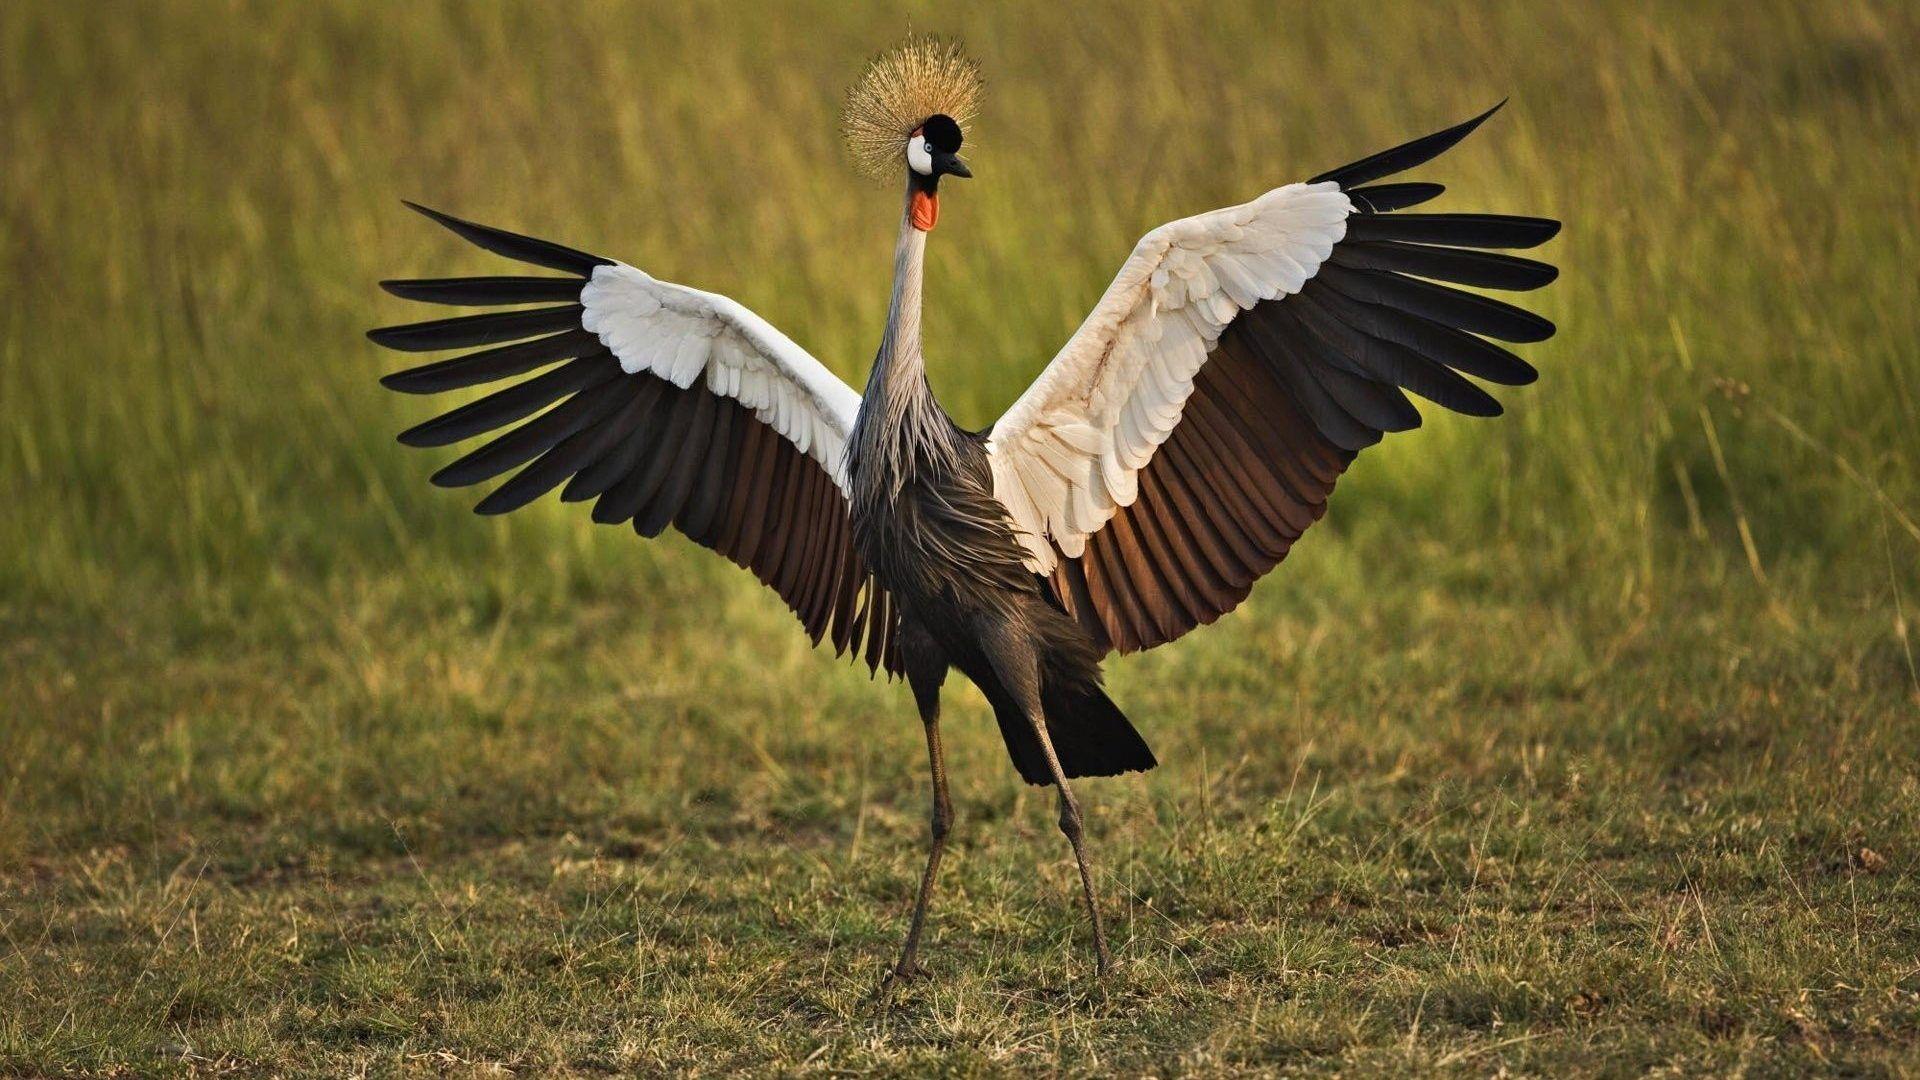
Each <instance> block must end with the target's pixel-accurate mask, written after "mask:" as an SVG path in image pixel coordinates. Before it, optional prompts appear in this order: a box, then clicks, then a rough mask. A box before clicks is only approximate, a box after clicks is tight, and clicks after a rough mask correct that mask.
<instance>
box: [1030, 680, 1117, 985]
mask: <svg viewBox="0 0 1920 1080" xmlns="http://www.w3.org/2000/svg"><path fill="white" fill-rule="evenodd" d="M1028 716H1029V717H1030V718H1031V719H1032V721H1033V733H1034V735H1035V736H1036V737H1037V738H1038V739H1039V740H1040V751H1041V753H1042V754H1044V755H1045V756H1046V759H1047V768H1048V769H1049V770H1051V771H1052V773H1053V783H1054V786H1055V787H1057V788H1059V789H1060V831H1061V832H1063V833H1065V834H1066V836H1067V842H1068V843H1069V844H1072V845H1073V861H1074V862H1076V863H1078V864H1079V865H1080V888H1081V890H1082V891H1083V892H1084V893H1085V894H1086V898H1087V918H1088V919H1090V920H1092V922H1093V955H1094V962H1095V969H1096V971H1097V972H1098V973H1099V974H1100V975H1105V974H1106V973H1107V969H1108V968H1109V967H1112V966H1113V960H1112V958H1111V957H1109V956H1108V955H1107V933H1106V930H1105V928H1103V927H1102V926H1101V924H1100V902H1099V901H1098V900H1097V899H1095V898H1094V891H1093V871H1092V869H1091V868H1090V867H1088V865H1087V849H1086V845H1085V844H1084V843H1083V842H1082V839H1081V818H1080V803H1079V801H1078V800H1076V799H1075V798H1074V797H1073V788H1071V787H1069V786H1068V785H1067V774H1066V773H1065V771H1063V770H1062V769H1061V768H1060V758H1059V756H1058V755H1056V754H1055V753H1054V752H1053V740H1052V739H1051V738H1048V737H1047V721H1046V717H1045V716H1043V715H1042V714H1041V712H1040V710H1039V709H1037V708H1036V709H1032V710H1030V711H1029V712H1028Z"/></svg>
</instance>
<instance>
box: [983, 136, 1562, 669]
mask: <svg viewBox="0 0 1920 1080" xmlns="http://www.w3.org/2000/svg"><path fill="white" fill-rule="evenodd" d="M1498 108H1499V106H1497V105H1496V106H1494V109H1490V110H1488V111H1487V112H1486V113H1483V114H1482V115H1480V116H1478V117H1476V118H1474V119H1472V120H1469V121H1467V122H1466V123H1463V124H1460V125H1457V126H1455V127H1452V128H1448V129H1447V130H1445V131H1441V132H1437V133H1435V134H1432V135H1429V136H1426V137H1425V138H1422V139H1417V140H1414V141H1413V142H1410V143H1406V144H1404V145H1402V146H1398V147H1395V148H1394V149H1391V150H1387V151H1384V152H1382V153H1379V154H1375V155H1373V156H1372V157H1369V158H1366V159H1364V160H1361V161H1357V162H1354V163H1353V164H1351V165H1347V166H1344V167H1342V168H1339V169H1335V170H1333V171H1332V172H1328V173H1324V174H1322V175H1320V176H1318V177H1315V178H1314V179H1313V180H1311V181H1308V182H1306V183H1303V184H1289V185H1287V186H1286V187H1281V188H1276V189H1274V190H1272V191H1269V192H1267V193H1266V194H1265V195H1262V196H1260V197H1259V198H1257V199H1255V200H1253V201H1252V202H1249V203H1246V204H1244V205H1241V206H1234V207H1228V208H1226V209H1224V210H1216V211H1213V212H1211V213H1206V214H1200V215H1198V216H1196V217H1190V218H1183V219H1181V220H1179V221H1175V222H1172V223H1170V224H1167V225H1163V226H1161V227H1159V228H1157V229H1155V230H1153V231H1152V232H1150V233H1148V234H1147V235H1146V236H1145V237H1144V238H1143V239H1142V240H1141V241H1140V243H1139V244H1138V245H1137V246H1136V247H1135V248H1134V251H1133V255H1132V257H1130V258H1129V259H1128V260H1127V262H1126V265H1124V266H1123V267H1121V269H1120V273H1119V275H1118V276H1117V277H1116V278H1115V279H1114V281H1113V284H1112V285H1111V286H1109V287H1108V289H1107V291H1106V294H1105V295H1104V296H1102V297H1101V298H1100V302H1099V304H1098V305H1097V306H1096V307H1095V308H1094V309H1093V313H1092V314H1090V315H1089V316H1087V320H1086V322H1085V323H1084V324H1082V325H1081V327H1080V329H1079V330H1078V331H1077V332H1076V333H1075V334H1074V335H1073V338H1072V339H1071V340H1070V341H1068V342H1067V344H1066V346H1065V347H1064V348H1062V349H1061V350H1060V354H1059V355H1058V356H1056V357H1055V358H1054V359H1053V362H1052V363H1051V364H1049V365H1048V367H1047V368H1046V370H1045V371H1043V372H1041V374H1040V377H1039V378H1038V379H1036V380H1035V381H1034V383H1033V385H1032V386H1031V387H1030V388H1028V390H1027V391H1026V393H1024V394H1022V395H1021V397H1020V399H1019V400H1018V401H1017V402H1015V403H1014V405H1013V407H1012V408H1010V409H1008V410H1007V412H1006V415H1004V416H1002V417H1001V418H1000V420H999V422H998V423H996V424H995V425H994V426H993V429H992V431H991V433H990V436H989V441H988V452H989V455H990V457H991V459H992V463H993V483H994V494H995V495H996V496H997V497H998V498H999V499H1000V501H1001V502H1002V503H1004V504H1005V506H1006V508H1007V511H1008V513H1009V515H1010V516H1011V518H1012V519H1013V523H1014V525H1015V527H1016V529H1017V530H1018V531H1019V532H1020V533H1021V534H1022V542H1023V544H1024V545H1025V548H1026V554H1027V563H1028V566H1029V567H1030V568H1032V569H1033V570H1034V571H1035V572H1037V573H1042V574H1046V575H1049V576H1050V577H1051V579H1052V581H1053V585H1054V588H1055V591H1056V593H1057V594H1058V596H1059V597H1060V601H1061V603H1062V604H1063V605H1065V606H1066V608H1067V609H1068V610H1069V611H1070V612H1072V613H1073V615H1074V616H1075V617H1076V618H1077V619H1078V620H1079V621H1080V622H1081V623H1082V625H1084V626H1086V628H1087V629H1088V630H1089V631H1090V632H1091V633H1092V634H1093V635H1094V636H1095V638H1096V639H1098V640H1099V641H1101V642H1102V643H1103V644H1104V645H1107V646H1109V647H1112V648H1115V649H1119V650H1120V651H1122V652H1130V651H1134V650H1137V649H1146V648H1151V647H1153V646H1155V645H1159V644H1162V643H1164V642H1167V641H1171V640H1173V639H1174V638H1177V637H1179V636H1180V635H1182V634H1184V633H1186V632H1187V631H1189V630H1191V629H1193V628H1194V627H1195V626H1198V625H1201V624H1205V623H1211V622H1213V621H1214V620H1215V619H1217V618H1219V617H1220V616H1221V615H1222V614H1224V613H1226V612H1228V611H1230V610H1232V609H1233V608H1234V607H1235V606H1237V605H1238V604H1239V603H1240V602H1241V601H1242V600H1244V599H1245V598H1246V596H1247V593H1248V592H1249V591H1250V590H1251V589H1252V587H1253V583H1254V581H1255V580H1256V579H1258V578H1259V577H1260V576H1261V575H1263V574H1265V573H1266V572H1267V571H1268V570H1271V569H1272V568H1273V567H1274V566H1275V565H1277V564H1278V563H1279V562H1280V560H1281V559H1283V558H1285V557H1286V554H1287V551H1288V549H1289V548H1290V547H1291V546H1292V544H1293V542H1294V540H1296V539H1298V538H1299V536H1300V534H1301V533H1302V532H1304V531H1305V530H1306V528H1307V527H1308V526H1309V525H1311V524H1313V522H1315V521H1317V520H1318V519H1319V518H1320V516H1321V514H1322V513H1324V512H1325V508H1326V500H1327V496H1328V494H1329V493H1330V492H1332V490H1333V486H1334V482H1335V480H1337V479H1338V478H1339V476H1340V473H1341V472H1342V471H1343V470H1344V469H1345V468H1346V466H1347V464H1348V463H1349V462H1350V461H1352V460H1353V457H1354V454H1355V453H1356V452H1358V451H1359V450H1361V449H1362V448H1364V447H1367V446H1371V445H1372V444H1373V443H1375V442H1378V441H1379V440H1380V437H1381V435H1382V433H1384V432H1388V431H1402V430H1406V429H1408V428H1413V427H1418V426H1419V425H1420V413H1419V412H1418V411H1417V410H1416V409H1415V408H1414V407H1413V405H1412V404H1411V403H1410V402H1409V401H1408V400H1407V396H1406V392H1408V391H1411V392H1412V393H1414V394H1416V395H1418V396H1420V397H1423V398H1426V399H1427V400H1428V401H1431V402H1433V403H1435V404H1437V405H1441V406H1444V407H1446V408H1448V409H1452V410H1455V411H1457V412H1463V413H1467V414H1470V415H1474V416H1495V415H1498V414H1499V412H1500V405H1499V403H1498V402H1497V401H1495V400H1494V399H1493V398H1492V397H1491V396H1490V395H1489V394H1488V393H1487V392H1486V391H1485V390H1483V389H1482V388H1481V387H1480V386H1479V385H1477V384H1476V383H1474V382H1472V381H1470V380H1468V379H1467V378H1465V377H1464V376H1463V374H1462V373H1465V375H1472V376H1474V377H1476V378H1479V379H1483V380H1486V381H1488V382H1492V383H1499V384H1503V385H1509V386H1517V385H1522V384H1525V383H1529V382H1532V381H1533V380H1534V378H1535V377H1536V373H1535V371H1534V369H1533V368H1532V367H1530V366H1529V365H1528V364H1526V363H1525V362H1524V361H1522V360H1520V359H1519V358H1518V357H1516V356H1514V355H1513V354H1512V353H1510V352H1508V351H1507V350H1505V349H1503V348H1500V347H1499V346H1497V345H1494V344H1492V343H1491V342H1489V341H1488V340H1486V339H1487V338H1494V339H1498V340H1501V341H1508V342H1531V341H1540V340H1543V339H1545V338H1547V337H1549V336H1551V335H1552V333H1553V329H1554V328H1553V324H1552V323H1550V322H1548V321H1547V320H1545V319H1542V318H1540V317H1539V316H1537V315H1534V314H1532V313H1530V312H1527V311H1523V310H1521V309H1520V308H1517V307H1514V306H1512V305H1510V304H1506V303H1503V302H1501V301H1498V300H1494V299H1491V298H1488V297H1485V296H1481V295H1479V294H1476V293H1468V292H1463V291H1461V290H1459V289H1455V288H1451V287H1449V286H1448V285H1446V284H1440V283H1441V282H1450V283H1453V284H1459V285H1469V286H1476V287H1481V288H1494V289H1533V288H1538V287H1540V286H1542V285H1545V284H1547V283H1548V282H1550V281H1552V280H1553V279H1554V277H1555V276H1556V275H1557V271H1556V270H1555V269H1554V268H1553V267H1551V266H1548V265H1546V264H1544V263H1540V262H1534V261H1532V260H1528V259H1522V258H1518V257H1515V256H1510V255H1501V254H1496V253H1493V252H1491V251H1486V250H1481V249H1488V248H1526V247H1532V246H1534V245H1536V244H1540V243H1543V242H1545V241H1546V240H1548V239H1550V238H1551V237H1552V236H1553V235H1554V234H1555V233H1556V232H1558V231H1559V228H1560V226H1559V223H1558V222H1555V221H1549V220H1545V219H1541V218H1527V217H1508V216H1500V215H1488V214H1397V213H1393V212H1392V211H1396V210H1400V209H1403V208H1405V207H1409V206H1414V205H1417V204H1419V203H1423V202H1426V201H1427V200H1429V199H1431V198H1433V197H1434V196H1436V195H1439V194H1440V193H1441V191H1442V190H1443V189H1442V188H1441V186H1440V185H1438V184H1430V183H1392V184H1378V185H1376V184H1374V181H1377V180H1380V179H1382V178H1383V177H1386V176H1389V175H1392V174H1394V173H1398V172H1401V171H1403V170H1405V169H1409V168H1412V167H1414V166H1417V165H1420V164H1423V163H1425V162H1426V161H1429V160H1431V159H1432V158H1434V157H1436V156H1437V155H1439V154H1440V153H1442V152H1443V151H1445V150H1447V149H1448V148H1449V147H1451V146H1453V145H1454V144H1455V143H1457V142H1459V141H1460V140H1461V139H1462V138H1464V137H1466V135H1467V134H1468V133H1469V132H1471V131H1472V130H1473V129H1474V128H1476V127H1478V126H1479V125H1480V123H1481V122H1482V121H1484V120H1485V119H1486V118H1487V117H1488V116H1490V115H1492V113H1493V111H1494V110H1495V109H1498ZM1369 185H1371V186H1369Z"/></svg>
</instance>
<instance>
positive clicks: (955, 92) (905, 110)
mask: <svg viewBox="0 0 1920 1080" xmlns="http://www.w3.org/2000/svg"><path fill="white" fill-rule="evenodd" d="M979 99H980V73H979V69H978V68H977V67H975V65H974V63H973V61H971V60H969V59H967V58H966V56H965V54H963V53H962V52H961V51H960V47H959V46H958V45H955V44H952V43H947V42H940V41H935V40H933V39H931V38H917V37H916V38H908V39H907V41H906V43H905V44H903V45H901V46H900V47H898V48H896V49H894V50H892V51H891V52H888V53H885V54H883V55H881V56H880V57H879V58H877V59H875V60H874V61H873V62H872V63H871V64H869V65H867V71H866V74H864V75H862V76H861V78H860V81H859V82H857V83H855V84H854V86H853V89H851V90H849V91H847V106H846V111H845V115H844V118H843V122H844V130H845V133H846V139H847V148H848V150H849V151H850V152H851V153H852V154H853V159H854V163H855V164H856V165H858V166H859V168H860V171H861V172H863V173H866V174H867V175H868V176H869V177H872V178H874V179H876V180H880V181H883V182H884V181H886V180H888V179H894V181H895V182H896V183H897V182H898V179H897V178H898V177H899V176H900V174H901V172H902V171H903V168H904V171H905V173H906V182H907V213H908V215H909V219H910V220H911V221H912V223H913V227H914V228H916V229H919V230H921V231H922V232H926V231H929V230H931V229H932V228H933V226H934V223H935V222H937V221H938V220H939V218H940V178H941V177H942V176H959V177H970V176H972V175H973V171H972V170H971V169H969V168H968V167H967V163H966V162H964V161H962V160H960V143H961V141H962V140H963V139H964V137H965V136H964V135H963V134H962V132H961V128H960V125H961V124H962V123H966V122H970V121H971V120H972V118H973V114H974V110H975V108H976V107H977V106H978V104H979Z"/></svg>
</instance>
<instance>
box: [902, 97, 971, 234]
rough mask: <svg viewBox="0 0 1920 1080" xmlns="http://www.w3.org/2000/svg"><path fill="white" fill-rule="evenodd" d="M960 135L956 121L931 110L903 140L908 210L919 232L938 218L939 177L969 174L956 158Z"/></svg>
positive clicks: (967, 176) (967, 169)
mask: <svg viewBox="0 0 1920 1080" xmlns="http://www.w3.org/2000/svg"><path fill="white" fill-rule="evenodd" d="M964 137H965V136H963V135H962V134H961V133H960V124H959V122H958V121H956V120H955V119H954V118H953V117H951V116H948V115H947V114H946V113H934V114H933V115H932V116H929V117H927V120H926V123H924V124H921V125H920V126H919V127H917V128H914V129H913V135H912V136H911V137H910V138H908V139H907V189H908V192H909V194H908V196H907V197H908V198H909V199H910V200H912V202H911V205H910V207H909V210H908V212H909V213H911V214H912V215H913V227H914V228H916V229H919V230H920V231H921V232H928V231H930V230H932V228H933V226H934V223H935V222H937V221H938V220H940V178H941V177H943V176H958V177H960V178H961V179H969V178H971V177H972V176H973V171H972V170H971V169H969V168H967V163H966V162H964V161H961V160H960V141H961V140H962V139H963V138H964Z"/></svg>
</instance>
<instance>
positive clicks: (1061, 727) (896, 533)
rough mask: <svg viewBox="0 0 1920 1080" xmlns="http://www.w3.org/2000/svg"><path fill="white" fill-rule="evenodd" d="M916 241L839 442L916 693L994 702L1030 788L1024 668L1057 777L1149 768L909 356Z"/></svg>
mask: <svg viewBox="0 0 1920 1080" xmlns="http://www.w3.org/2000/svg"><path fill="white" fill-rule="evenodd" d="M926 237H927V233H926V232H924V231H922V230H919V229H916V228H914V227H913V225H912V222H911V221H910V220H907V219H903V220H902V223H901V230H900V239H899V243H898V245H897V249H896V251H895V255H894V259H895V262H894V295H893V300H892V303H891V304H890V305H889V311H888V316H887V329H886V331H885V334H884V336H883V337H882V339H881V344H880V348H879V351H878V352H877V353H876V355H875V357H874V363H873V369H872V375H871V376H870V377H869V379H868V382H867V388H866V392H865V393H864V394H863V395H862V396H861V399H860V400H861V405H860V410H859V412H858V414H857V415H856V418H855V420H854V424H853V435H852V438H851V439H850V440H849V442H848V444H847V459H846V460H847V479H848V484H849V491H848V499H849V506H850V511H851V514H850V516H851V520H852V525H853V535H854V540H855V544H856V546H857V548H858V549H859V552H860V555H861V557H862V558H863V559H864V560H865V561H866V564H867V566H868V568H869V569H870V570H871V571H872V572H873V575H874V578H875V580H876V581H878V582H879V583H880V584H881V585H882V586H883V587H885V588H886V589H887V590H888V592H889V593H890V594H891V595H892V596H893V598H894V602H895V603H896V604H897V605H898V608H899V611H900V619H901V623H902V627H903V630H902V635H901V639H900V640H901V643H902V649H903V656H902V664H903V667H904V668H905V671H906V673H907V675H908V677H909V679H910V680H912V681H914V682H915V683H916V684H918V685H917V686H916V690H917V691H919V690H922V689H923V688H924V687H926V686H928V685H929V684H931V685H932V686H933V687H936V688H937V686H938V685H939V680H940V677H941V676H942V675H944V673H945V671H946V669H947V668H948V667H953V668H957V669H959V670H960V672H961V673H962V674H964V675H965V676H966V677H967V678H968V679H970V680H972V681H973V683H974V684H975V685H976V686H978V687H979V688H980V690H981V692H982V693H984V694H985V695H986V697H987V700H988V701H989V702H990V703H991V704H992V705H993V708H994V713H995V716H996V717H997V718H998V720H999V723H1000V730H1001V734H1002V736H1003V737H1004V738H1005V739H1006V743H1007V752H1008V754H1009V755H1010V756H1011V757H1012V758H1013V761H1014V764H1015V766H1016V767H1017V768H1018V769H1019V770H1020V773H1021V775H1022V776H1023V777H1024V778H1025V779H1026V780H1027V781H1028V782H1029V783H1035V784H1045V783H1050V782H1051V781H1052V775H1051V773H1050V772H1049V770H1048V767H1047V763H1046V761H1045V759H1044V756H1043V754H1042V753H1041V751H1040V748H1039V745H1038V741H1037V740H1036V739H1035V737H1034V734H1033V731H1032V727H1031V725H1030V723H1029V721H1028V717H1027V715H1026V713H1025V706H1024V705H1023V704H1022V702H1021V700H1020V695H1021V694H1022V693H1024V692H1026V688H1025V687H1022V686H1020V685H1019V683H1020V681H1021V677H1022V672H1023V671H1024V670H1025V669H1026V668H1031V673H1032V676H1033V678H1034V679H1035V686H1034V689H1035V690H1037V691H1038V693H1039V694H1040V695H1041V697H1042V699H1043V701H1044V705H1045V707H1044V709H1043V711H1044V713H1045V716H1046V718H1047V722H1048V723H1049V725H1050V728H1051V735H1052V740H1053V743H1054V747H1055V750H1056V752H1057V753H1058V755H1059V757H1060V759H1061V762H1062V765H1063V768H1064V771H1065V772H1066V775H1068V776H1070V777H1071V776H1083V775H1111V774H1113V773H1116V772H1122V771H1125V770H1127V769H1129V768H1133V769H1142V768H1151V767H1152V766H1153V764H1154V762H1153V755H1152V753H1151V752H1150V751H1148V750H1147V749H1146V744H1145V742H1144V741H1142V740H1141V739H1140V738H1139V736H1138V734H1137V733H1135V732H1134V731H1133V728H1132V726H1131V725H1130V724H1128V723H1127V722H1126V720H1125V718H1124V717H1122V716H1121V715H1120V713H1119V711H1118V710H1117V709H1116V708H1114V707H1113V705H1112V703H1111V702H1110V701H1109V700H1108V699H1107V698H1106V696H1105V694H1104V693H1103V692H1102V691H1101V690H1100V657H1101V655H1102V653H1103V650H1102V649H1100V648H1099V647H1098V645H1096V644H1095V643H1094V641H1093V639H1092V637H1091V636H1090V635H1089V634H1088V633H1087V632H1086V630H1085V629H1084V628H1083V627H1081V626H1080V624H1079V623H1077V622H1075V621H1074V620H1073V618H1072V617H1070V616H1069V615H1067V613H1066V612H1065V611H1064V610H1063V609H1062V608H1061V607H1060V605H1059V603H1058V601H1057V600H1055V599H1054V598H1053V596H1052V593H1051V588H1050V586H1049V585H1048V583H1047V581H1046V579H1045V578H1043V577H1040V576H1039V575H1036V574H1035V573H1034V572H1033V571H1032V570H1031V569H1029V568H1028V567H1027V565H1026V563H1025V556H1024V551H1023V548H1022V546H1021V544H1020V542H1019V540H1018V538H1017V537H1016V536H1015V535H1014V530H1013V525H1012V522H1011V519H1010V518H1009V517H1008V515H1007V512H1006V508H1005V507H1004V506H1003V505H1002V504H1001V503H1000V501H999V499H998V498H996V497H995V495H994V492H993V467H992V462H991V461H990V460H989V459H988V455H987V451H986V440H985V438H984V436H983V435H981V434H978V433H975V432H969V431H965V430H962V429H961V428H960V426H959V425H958V424H956V423H954V422H953V419H952V418H951V417H950V416H948V415H947V413H946V411H945V410H944V409H942V408H941V407H940V404H939V402H938V401H937V400H935V398H934V396H933V390H932V388H931V387H930V386H929V385H928V383H927V378H926V369H925V359H924V356H923V355H922V353H921V351H920V330H919V323H920V301H921V289H922V281H923V276H922V275H923V261H924V255H925V248H926Z"/></svg>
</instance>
